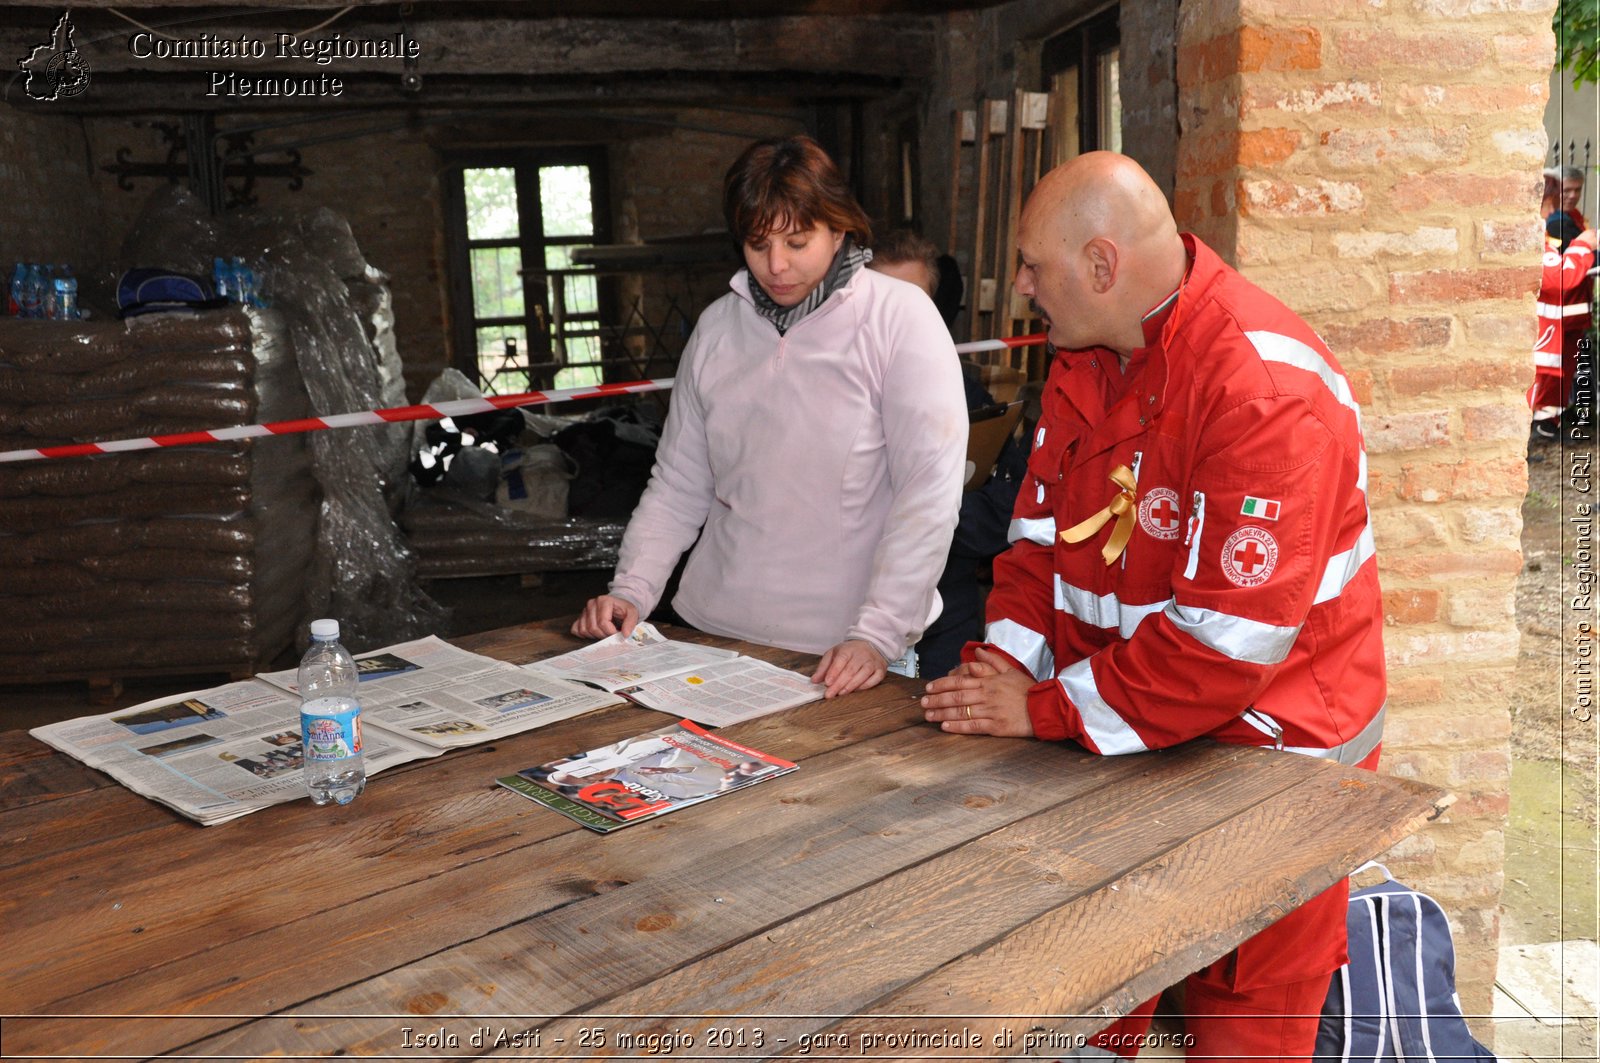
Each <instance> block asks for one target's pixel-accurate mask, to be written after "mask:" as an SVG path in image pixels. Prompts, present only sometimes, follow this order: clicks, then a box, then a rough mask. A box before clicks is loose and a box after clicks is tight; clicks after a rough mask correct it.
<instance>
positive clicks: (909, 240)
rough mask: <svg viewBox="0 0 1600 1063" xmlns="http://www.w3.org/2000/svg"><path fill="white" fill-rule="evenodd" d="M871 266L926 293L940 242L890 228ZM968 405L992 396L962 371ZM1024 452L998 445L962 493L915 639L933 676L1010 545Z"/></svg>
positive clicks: (953, 660)
mask: <svg viewBox="0 0 1600 1063" xmlns="http://www.w3.org/2000/svg"><path fill="white" fill-rule="evenodd" d="M869 266H870V268H872V269H875V270H877V271H879V272H880V273H886V274H888V275H889V276H891V277H898V278H899V279H901V280H903V281H907V282H909V283H911V284H914V285H916V286H917V287H918V288H921V289H922V290H923V291H925V292H927V293H928V296H929V298H933V297H934V296H935V293H936V292H938V290H939V286H940V282H941V279H942V276H941V274H942V271H941V270H940V268H939V249H938V248H937V247H935V246H934V245H933V242H932V241H930V240H928V239H927V238H925V237H923V236H920V235H918V234H917V233H915V232H912V231H911V230H910V229H895V230H893V231H892V232H890V233H888V234H887V235H886V236H884V237H882V238H881V239H879V240H878V241H877V242H875V243H874V244H873V245H872V261H871V262H870V263H869ZM961 382H962V384H963V385H964V387H965V389H966V398H967V410H968V412H969V413H970V412H971V411H973V410H980V409H984V408H986V407H990V406H993V405H995V401H994V396H992V395H990V394H989V392H988V390H987V389H986V388H985V387H984V386H983V385H982V384H980V383H978V382H977V381H976V380H974V379H973V378H972V377H970V376H968V375H967V374H965V373H963V374H962V375H961ZM1027 462H1028V454H1027V451H1026V450H1024V449H1023V448H1022V447H1021V446H1019V445H1018V444H1017V442H1016V441H1015V440H1011V441H1008V442H1007V443H1006V445H1005V447H1004V448H1002V450H1001V451H1000V457H999V460H998V461H997V462H996V463H995V469H994V473H993V475H991V476H990V477H989V479H988V480H987V481H986V482H984V483H983V484H982V485H981V486H979V487H976V488H974V489H973V490H971V491H964V492H962V495H961V517H960V519H959V520H958V521H957V522H956V532H955V536H954V538H953V539H952V540H951V543H950V554H949V556H948V557H947V558H946V559H945V565H944V574H943V575H941V576H940V577H939V597H940V599H941V600H942V601H943V602H944V611H943V612H941V613H940V614H939V616H938V618H937V619H935V620H934V621H933V623H931V624H929V625H928V629H927V630H926V631H925V632H923V634H922V641H921V642H918V643H917V664H918V674H920V675H922V676H925V677H928V678H932V677H933V676H940V675H945V674H947V673H949V672H950V671H951V670H953V669H954V668H955V667H956V666H957V665H959V664H960V663H961V647H963V646H965V645H966V644H967V643H968V642H971V641H973V640H974V639H976V638H978V637H979V636H980V635H981V634H982V631H983V590H982V587H981V586H980V584H979V569H980V568H981V566H983V565H985V564H987V563H988V562H990V561H992V560H993V559H994V557H995V555H997V554H999V553H1000V552H1001V551H1002V550H1004V549H1005V548H1006V547H1007V546H1009V545H1010V543H1009V542H1008V540H1007V538H1006V532H1007V529H1008V527H1009V525H1010V521H1011V507H1012V506H1013V505H1014V504H1015V503H1016V501H1017V488H1018V487H1019V486H1021V483H1022V477H1023V475H1024V473H1025V472H1026V471H1027Z"/></svg>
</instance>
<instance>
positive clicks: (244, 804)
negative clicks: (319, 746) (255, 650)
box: [28, 680, 439, 826]
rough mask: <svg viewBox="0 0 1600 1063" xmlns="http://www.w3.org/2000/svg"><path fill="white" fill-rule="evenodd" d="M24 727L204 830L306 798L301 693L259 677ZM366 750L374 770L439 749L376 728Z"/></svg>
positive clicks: (369, 732) (366, 734)
mask: <svg viewBox="0 0 1600 1063" xmlns="http://www.w3.org/2000/svg"><path fill="white" fill-rule="evenodd" d="M28 733H29V734H31V735H33V736H34V737H35V738H37V739H39V740H40V741H42V742H45V743H47V744H49V745H51V746H54V747H55V748H56V749H59V750H60V751H61V752H63V753H66V754H67V755H69V756H73V757H76V758H78V759H79V760H81V761H83V762H84V763H85V764H87V765H89V766H90V767H91V768H97V769H99V770H100V771H103V772H105V773H106V774H107V775H109V776H111V777H112V778H113V779H115V780H117V782H119V783H121V784H122V785H123V786H126V787H127V788H128V789H130V790H132V791H133V792H134V793H137V794H140V795H142V796H144V797H147V798H149V799H150V800H152V801H156V802H158V803H160V804H163V805H166V806H167V807H168V808H171V809H173V810H174V811H176V812H180V813H182V814H183V815H185V816H188V817H189V818H190V819H193V820H196V821H198V822H200V823H202V824H205V825H207V826H210V825H211V824H213V823H221V822H224V821H226V820H230V819H235V818H237V817H239V816H243V815H246V814H248V813H250V812H255V811H256V810H258V809H262V808H266V807H267V806H269V805H275V804H279V803H281V802H284V801H293V800H295V799H297V798H301V797H305V796H306V786H305V780H304V778H303V772H302V770H301V760H302V755H301V747H300V702H299V699H298V698H296V697H295V696H293V695H290V694H286V693H285V692H284V691H282V690H280V689H277V688H276V687H273V686H270V685H268V684H266V683H261V682H258V681H256V680H247V681H245V682H242V683H229V684H227V685H226V686H220V687H213V688H211V689H209V690H197V691H194V692H193V693H189V694H178V695H176V696H173V697H166V698H157V699H156V700H154V701H147V702H145V703H143V704H141V705H134V706H132V707H131V708H126V709H118V710H117V711H115V712H109V713H106V714H105V715H103V716H86V717H83V718H82V719H77V720H67V721H65V722H63V723H54V724H49V725H47V726H44V727H36V728H34V729H33V730H31V731H29V732H28ZM362 746H363V752H364V754H365V760H366V770H367V774H368V775H375V774H377V773H378V772H381V771H383V770H384V769H385V768H389V767H393V766H394V765H396V764H403V763H405V762H407V761H410V760H417V759H419V758H421V757H431V756H436V755H437V754H438V752H439V751H438V750H437V749H433V748H430V747H428V746H425V745H422V744H421V743H418V742H413V741H410V740H408V739H406V738H404V737H402V736H399V735H390V734H385V733H384V732H383V731H381V730H379V729H377V728H363V736H362Z"/></svg>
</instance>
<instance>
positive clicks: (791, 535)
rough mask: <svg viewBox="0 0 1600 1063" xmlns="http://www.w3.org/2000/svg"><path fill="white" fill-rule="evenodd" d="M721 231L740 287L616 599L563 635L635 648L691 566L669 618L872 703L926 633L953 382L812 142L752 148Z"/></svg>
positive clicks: (723, 306)
mask: <svg viewBox="0 0 1600 1063" xmlns="http://www.w3.org/2000/svg"><path fill="white" fill-rule="evenodd" d="M723 209H724V213H725V215H726V217H727V220H728V227H729V229H730V231H731V232H732V233H733V235H734V238H735V239H736V240H738V242H739V245H740V247H741V249H742V251H743V254H744V260H745V266H746V268H745V269H743V270H740V271H739V272H738V273H737V274H736V275H735V276H734V278H733V280H732V283H731V287H732V288H733V291H732V293H731V294H729V295H725V296H723V297H722V298H721V299H719V300H717V302H715V303H713V304H712V305H711V306H710V307H709V308H708V309H707V310H706V311H705V313H704V314H702V315H701V317H700V320H699V322H698V324H697V325H696V326H695V330H694V334H693V335H692V336H691V337H690V338H689V343H688V346H687V347H686V348H685V350H684V353H683V358H682V360H681V362H680V363H679V367H678V374H677V383H676V384H675V385H674V387H673V393H672V407H671V410H670V412H669V413H668V415H667V421H666V424H665V426H664V428H663V431H662V437H661V445H660V447H659V449H658V450H657V455H656V463H655V467H654V468H653V469H652V471H651V477H650V484H649V486H648V487H646V489H645V492H644V496H643V497H642V498H641V499H640V501H639V506H638V508H637V509H636V510H635V511H634V513H633V517H632V519H631V520H630V521H629V522H628V529H627V532H626V533H625V534H624V536H623V540H622V547H621V551H620V554H619V556H618V560H617V570H616V576H615V578H614V579H613V580H612V583H611V587H610V593H608V594H603V595H600V596H599V597H596V598H593V599H591V600H590V601H589V602H588V604H587V605H586V606H585V607H584V610H583V613H582V614H581V615H580V616H579V618H578V620H577V621H576V622H575V623H574V624H573V627H572V630H573V633H574V634H576V635H579V636H582V637H585V638H603V637H606V636H608V635H611V634H613V633H615V632H616V631H618V630H619V629H620V630H621V631H623V632H624V633H626V632H631V631H632V629H633V626H634V624H635V623H637V622H638V620H639V618H640V617H642V616H645V615H648V614H649V613H650V612H651V610H653V609H654V608H655V607H656V605H657V603H658V600H659V598H660V596H661V593H662V588H663V586H664V585H665V583H666V581H667V577H668V576H669V575H670V574H671V572H672V569H673V566H674V565H675V564H676V563H677V560H678V557H679V555H681V554H682V553H683V551H685V550H687V549H689V548H690V546H691V545H692V546H693V550H692V551H691V552H690V554H689V560H688V564H687V565H686V567H685V569H684V573H683V578H682V580H681V582H680V586H679V590H678V593H677V596H676V597H675V598H674V599H673V602H672V605H673V608H674V609H675V610H676V612H677V614H678V615H679V616H681V617H682V618H683V619H684V620H685V621H687V622H688V623H690V624H692V625H694V626H695V627H697V628H699V629H700V630H702V631H707V632H711V633H713V634H718V635H728V636H732V637H734V638H741V639H747V640H749V641H752V642H759V643H764V644H766V645H769V646H780V647H784V648H786V649H792V650H800V651H802V652H806V653H816V654H821V657H822V659H821V662H820V663H819V665H818V667H817V669H816V671H815V674H814V675H813V677H812V678H813V681H814V682H817V683H821V684H823V685H825V686H826V688H827V696H828V697H836V696H838V695H841V694H846V693H849V692H851V691H854V690H860V689H864V688H866V687H870V686H873V685H874V684H876V683H878V682H880V681H881V680H882V679H883V676H884V675H885V673H886V670H887V667H888V663H889V662H890V661H892V660H895V659H896V658H898V657H899V656H901V654H902V653H904V651H905V649H906V647H907V646H909V645H911V644H913V643H915V642H916V640H917V639H918V638H919V637H920V636H921V634H922V630H923V628H924V627H926V626H927V623H928V621H929V619H930V618H931V617H932V616H933V615H935V614H936V613H937V612H938V594H937V592H936V591H935V589H934V586H935V583H936V582H937V580H938V575H939V572H940V570H941V567H942V565H943V562H944V557H945V553H946V551H947V550H948V549H949V545H950V536H951V532H952V530H953V529H954V528H955V524H956V516H957V510H958V507H959V505H960V496H961V485H962V481H963V473H964V471H965V470H964V467H965V460H966V443H967V427H966V426H967V418H966V414H965V411H964V409H963V406H962V401H961V379H960V377H961V373H960V369H959V367H958V366H957V364H956V356H955V350H954V345H953V344H952V343H951V341H950V336H949V334H948V333H947V332H946V331H945V328H944V324H943V323H942V322H941V321H940V320H939V315H938V313H937V311H935V309H934V307H933V304H932V303H930V302H929V301H928V299H927V298H926V297H924V296H923V295H922V293H920V292H918V291H916V290H914V289H913V288H911V287H910V286H908V285H905V284H901V283H900V282H898V281H895V280H893V279H891V278H889V277H886V276H884V275H883V274H881V273H877V272H874V271H872V270H867V269H863V268H862V267H863V266H864V265H865V264H866V258H867V253H866V250H865V247H866V245H867V244H868V242H869V241H870V239H871V229H870V226H869V225H868V222H867V218H866V215H865V214H864V213H863V212H862V210H861V207H860V206H859V205H858V204H857V203H856V201H855V199H854V198H853V197H852V196H851V195H850V192H849V190H848V188H847V186H846V185H845V182H844V180H843V178H842V177H841V176H840V174H839V171H838V168H837V167H836V166H835V165H834V163H833V160H832V159H830V158H829V157H828V155H827V154H826V153H825V152H824V151H823V150H822V148H821V147H819V146H818V145H817V143H816V142H815V141H813V140H811V139H810V138H809V137H803V136H797V137H789V138H785V139H775V140H764V141H760V142H758V143H756V144H753V145H751V146H750V147H749V148H748V149H746V150H745V152H744V153H743V154H742V155H740V156H739V158H738V160H737V161H736V162H735V163H734V164H733V167H732V168H731V169H730V170H729V171H728V174H727V177H726V179H725V181H724V184H723ZM697 536H698V542H696V537H697Z"/></svg>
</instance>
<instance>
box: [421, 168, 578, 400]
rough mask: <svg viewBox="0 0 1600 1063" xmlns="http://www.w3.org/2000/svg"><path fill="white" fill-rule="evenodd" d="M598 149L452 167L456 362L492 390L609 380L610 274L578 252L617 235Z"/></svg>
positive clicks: (498, 392) (497, 392) (505, 391)
mask: <svg viewBox="0 0 1600 1063" xmlns="http://www.w3.org/2000/svg"><path fill="white" fill-rule="evenodd" d="M605 187H606V184H605V168H604V157H603V154H602V152H601V151H600V150H599V149H595V150H584V151H576V150H570V149H567V150H562V151H540V152H516V153H495V154H492V155H481V156H474V157H470V158H463V159H459V160H457V162H456V164H455V165H454V166H452V167H451V169H450V191H451V193H452V195H451V196H450V203H449V218H448V221H449V225H450V230H451V231H450V234H449V235H450V239H449V244H450V249H449V250H450V265H451V278H452V283H451V302H452V308H453V312H454V313H453V317H454V322H455V324H454V339H455V346H456V363H457V368H458V369H460V370H461V371H462V372H463V373H465V374H466V375H467V376H468V377H469V378H471V379H474V380H476V381H477V382H478V384H479V386H481V387H482V388H483V390H484V393H485V394H491V395H506V394H512V393H515V392H520V391H527V390H530V389H533V388H548V387H580V386H583V385H586V384H597V383H600V382H601V380H603V379H604V365H603V344H602V336H603V322H604V320H605V317H604V315H605V313H606V307H607V303H608V302H609V293H608V292H607V291H606V290H605V287H606V286H605V284H604V282H603V280H602V278H599V277H597V276H595V275H594V273H593V271H592V270H591V269H589V268H588V267H584V266H580V265H578V264H576V263H574V262H573V261H572V253H573V252H574V251H576V250H577V249H579V248H583V247H590V246H592V245H594V244H597V243H606V242H608V239H609V233H608V226H607V224H606V222H607V218H608V212H607V210H606V209H605Z"/></svg>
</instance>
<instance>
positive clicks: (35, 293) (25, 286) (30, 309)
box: [22, 263, 44, 318]
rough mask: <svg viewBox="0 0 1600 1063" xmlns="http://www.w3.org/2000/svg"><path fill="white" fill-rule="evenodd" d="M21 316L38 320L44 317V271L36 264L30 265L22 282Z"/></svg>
mask: <svg viewBox="0 0 1600 1063" xmlns="http://www.w3.org/2000/svg"><path fill="white" fill-rule="evenodd" d="M22 316H23V317H26V318H40V317H43V316H44V271H43V270H42V269H40V268H39V265H38V263H30V264H29V266H28V272H27V275H26V276H25V277H24V278H23V281H22Z"/></svg>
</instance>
